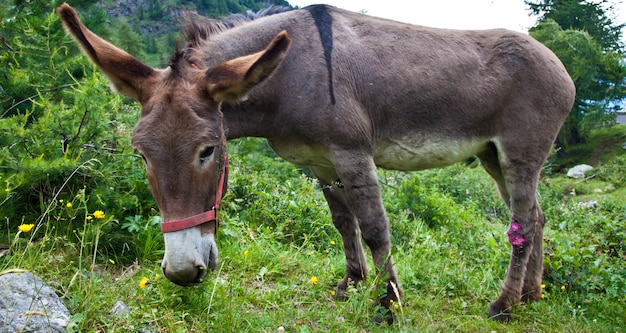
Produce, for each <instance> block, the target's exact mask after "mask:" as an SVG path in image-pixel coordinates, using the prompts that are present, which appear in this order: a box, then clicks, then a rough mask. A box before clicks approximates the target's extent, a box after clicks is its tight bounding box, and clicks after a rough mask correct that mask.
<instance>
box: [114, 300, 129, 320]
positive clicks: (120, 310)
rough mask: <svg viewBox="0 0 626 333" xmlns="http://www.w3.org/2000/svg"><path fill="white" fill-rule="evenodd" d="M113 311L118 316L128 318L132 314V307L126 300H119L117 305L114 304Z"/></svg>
mask: <svg viewBox="0 0 626 333" xmlns="http://www.w3.org/2000/svg"><path fill="white" fill-rule="evenodd" d="M111 313H112V314H113V315H114V316H115V317H117V318H122V319H128V317H129V316H130V308H129V307H128V306H127V305H126V304H124V302H122V301H117V302H115V305H113V308H112V309H111Z"/></svg>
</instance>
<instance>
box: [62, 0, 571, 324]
mask: <svg viewBox="0 0 626 333" xmlns="http://www.w3.org/2000/svg"><path fill="white" fill-rule="evenodd" d="M58 14H59V16H60V18H61V20H62V22H63V25H64V27H65V29H66V30H67V32H68V33H69V34H70V35H71V36H72V37H73V38H74V39H75V40H76V42H77V43H78V44H79V45H80V47H81V48H82V50H83V52H84V53H85V54H86V55H87V56H88V57H89V58H90V59H91V61H92V62H93V63H94V64H95V65H96V66H97V67H98V68H99V69H100V70H101V71H102V72H103V73H104V74H105V75H106V76H107V77H108V78H109V80H110V81H111V83H112V85H113V88H114V89H115V90H116V91H118V92H120V93H122V94H124V95H127V96H130V97H132V98H134V99H136V100H137V101H139V103H141V106H142V111H141V116H140V119H139V121H138V122H137V124H136V126H135V128H134V132H133V136H132V145H133V147H134V148H135V149H136V150H137V151H138V152H139V153H140V154H141V155H142V156H143V157H144V160H145V167H146V173H147V177H148V180H149V183H150V188H151V191H152V193H153V195H154V198H155V199H156V202H157V204H158V206H159V210H160V213H161V216H162V219H163V221H164V222H163V225H162V230H163V231H164V232H166V233H165V238H164V239H165V255H164V258H163V262H162V269H163V272H164V275H165V276H166V277H167V278H168V279H170V280H171V281H172V282H174V283H176V284H179V285H190V284H195V283H199V282H201V281H202V278H203V277H204V276H205V274H206V268H215V267H216V263H217V253H218V252H217V247H216V243H215V235H216V232H217V221H216V220H217V211H218V208H219V200H220V199H221V196H222V194H223V192H224V191H225V186H226V185H225V178H226V176H225V174H226V172H227V168H226V167H225V164H226V162H227V160H226V154H225V151H226V144H225V142H226V140H227V139H234V138H240V137H262V138H266V139H267V141H268V143H269V145H270V146H271V147H272V149H274V151H276V153H277V154H278V155H280V156H281V157H282V158H284V159H285V160H287V161H290V162H292V163H295V164H298V165H305V166H309V167H310V168H311V169H312V171H313V173H314V174H315V175H316V176H317V178H318V179H319V182H320V184H321V185H323V186H322V188H323V193H324V197H325V199H326V201H327V202H328V206H329V207H330V212H331V216H332V221H333V224H334V225H335V226H336V227H337V229H338V230H339V232H340V234H341V237H342V240H343V247H344V251H345V257H346V273H345V276H344V277H343V279H341V280H340V282H339V283H338V286H337V293H336V295H337V297H339V298H343V297H344V296H345V292H346V288H347V287H348V285H349V284H355V285H356V284H357V283H358V282H359V281H362V280H364V279H365V278H366V276H367V271H368V269H367V267H366V260H365V256H364V252H363V247H362V243H361V239H362V240H363V241H364V242H365V244H367V246H368V247H369V248H370V250H371V253H372V256H373V262H374V265H375V268H376V270H377V272H378V273H380V274H382V275H384V276H385V278H386V293H385V294H384V295H382V296H381V298H380V299H379V302H380V304H381V305H382V306H384V307H385V308H389V306H390V303H391V302H393V301H398V300H399V299H400V298H401V297H402V289H401V288H400V285H399V283H398V278H397V275H396V272H395V270H394V264H393V260H392V256H391V243H390V237H389V224H388V221H387V217H386V214H385V210H384V208H383V201H382V198H381V192H380V188H379V184H378V179H377V175H376V168H377V166H378V167H382V168H388V169H396V170H421V169H426V168H435V167H442V166H446V165H450V164H452V163H456V162H458V161H462V160H466V159H468V158H471V157H472V156H477V157H478V159H479V160H480V162H481V164H482V166H483V167H484V168H485V170H486V171H487V172H488V173H489V174H490V175H491V177H492V178H493V179H494V181H495V183H496V184H497V187H498V190H499V192H500V194H501V196H502V198H503V200H504V202H505V203H506V205H507V206H508V208H509V209H510V211H511V220H510V228H509V230H508V232H507V234H508V239H509V242H510V244H511V247H512V249H511V256H510V264H509V268H508V271H507V274H506V277H505V279H504V284H503V286H502V288H501V291H500V296H499V297H498V298H497V299H496V300H495V301H494V302H493V303H492V304H491V305H490V308H489V315H490V316H491V317H493V318H494V319H497V320H505V321H506V320H509V319H510V317H511V307H512V306H513V305H515V304H517V303H519V302H520V301H531V300H539V299H540V298H541V287H540V286H541V279H542V272H543V250H542V238H543V228H544V224H545V217H544V213H543V212H542V210H541V208H540V207H539V204H538V202H537V198H536V195H535V191H536V190H537V183H538V179H539V176H540V170H541V168H542V165H543V164H544V163H545V161H546V158H547V157H548V155H549V153H550V149H551V147H552V144H553V142H554V141H555V138H556V135H557V133H558V132H559V129H560V128H561V125H562V124H563V122H564V120H565V118H566V117H567V115H568V113H569V111H570V109H571V108H572V105H573V102H574V97H575V87H574V84H573V82H572V80H571V78H570V77H569V75H568V73H567V71H566V69H565V68H564V66H563V65H562V63H561V62H560V61H559V59H558V58H557V57H556V56H555V55H554V54H553V53H552V52H551V51H550V50H548V49H547V48H546V47H544V46H543V45H541V44H540V43H538V42H537V41H535V40H533V39H532V38H530V37H529V36H527V35H524V34H520V33H516V32H512V31H507V30H500V29H498V30H484V31H461V30H446V29H434V28H428V27H423V26H414V25H408V24H404V23H399V22H394V21H391V20H385V19H381V18H376V17H370V16H367V15H363V14H359V13H353V12H350V11H346V10H342V9H339V8H335V7H332V6H327V5H314V6H309V7H306V8H303V9H297V10H280V9H276V8H274V9H270V10H268V11H265V12H260V13H258V14H256V15H248V16H246V15H239V16H234V17H230V18H229V19H225V20H212V19H206V18H197V17H196V18H194V19H193V20H190V23H189V25H188V26H187V27H186V28H185V30H184V34H185V35H186V38H187V43H186V45H185V47H184V48H183V49H182V50H178V51H177V52H176V53H175V55H174V56H173V58H172V60H171V63H170V65H169V66H167V67H166V68H165V69H154V68H151V67H149V66H147V65H145V64H143V63H142V62H141V61H139V60H137V59H136V58H134V57H133V56H131V55H129V54H128V53H126V52H124V51H123V50H120V49H119V48H117V47H115V46H113V45H112V44H110V43H108V42H106V41H104V40H103V39H102V38H100V37H98V36H97V35H95V34H94V33H92V32H91V31H89V30H88V29H87V28H86V27H85V26H84V25H83V24H82V23H81V22H80V20H79V19H78V17H77V14H76V12H75V11H74V10H73V9H72V8H71V7H70V6H68V5H67V4H64V5H62V6H60V7H59V8H58ZM326 185H328V186H326Z"/></svg>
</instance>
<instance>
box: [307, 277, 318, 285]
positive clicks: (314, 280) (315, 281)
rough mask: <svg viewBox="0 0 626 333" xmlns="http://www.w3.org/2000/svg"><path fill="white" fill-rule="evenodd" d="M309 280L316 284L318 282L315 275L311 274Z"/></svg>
mask: <svg viewBox="0 0 626 333" xmlns="http://www.w3.org/2000/svg"><path fill="white" fill-rule="evenodd" d="M309 281H311V283H313V284H317V282H318V280H317V277H315V276H312V277H311V279H309Z"/></svg>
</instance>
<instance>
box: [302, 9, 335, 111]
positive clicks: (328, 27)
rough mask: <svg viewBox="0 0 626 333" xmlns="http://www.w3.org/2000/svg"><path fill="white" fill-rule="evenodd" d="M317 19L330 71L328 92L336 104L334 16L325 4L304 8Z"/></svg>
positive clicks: (327, 68)
mask: <svg viewBox="0 0 626 333" xmlns="http://www.w3.org/2000/svg"><path fill="white" fill-rule="evenodd" d="M304 9H305V10H307V11H308V12H309V13H310V14H311V16H312V17H313V19H314V20H315V26H316V27H317V31H318V32H319V34H320V40H321V41H322V47H323V48H324V59H325V60H326V70H327V71H328V93H329V94H330V102H331V103H332V104H333V105H335V90H334V88H333V65H332V63H333V62H332V53H333V17H332V16H330V13H328V7H327V6H325V5H313V6H309V7H306V8H304Z"/></svg>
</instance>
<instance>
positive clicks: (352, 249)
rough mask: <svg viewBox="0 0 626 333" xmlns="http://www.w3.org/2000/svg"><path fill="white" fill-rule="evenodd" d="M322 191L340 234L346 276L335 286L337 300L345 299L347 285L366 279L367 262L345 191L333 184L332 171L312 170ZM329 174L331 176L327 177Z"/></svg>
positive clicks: (335, 177) (333, 175) (334, 178)
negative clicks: (344, 257)
mask: <svg viewBox="0 0 626 333" xmlns="http://www.w3.org/2000/svg"><path fill="white" fill-rule="evenodd" d="M312 169H313V172H314V173H315V174H316V175H318V180H319V182H320V185H321V186H322V188H323V191H324V197H325V198H326V202H327V203H328V206H329V207H330V213H331V216H332V219H333V224H334V225H335V227H336V228H337V230H338V231H339V233H340V234H341V238H342V241H343V250H344V253H345V256H346V275H345V276H344V278H343V279H342V280H341V281H339V284H338V285H337V293H336V295H335V297H336V298H337V299H345V298H346V290H347V288H348V285H349V284H352V285H354V286H356V285H357V284H358V283H359V281H361V280H365V278H366V277H367V262H366V260H365V255H364V253H363V246H362V245H361V233H360V230H359V225H358V221H357V219H356V216H355V215H354V214H353V213H352V212H351V210H350V209H349V208H348V206H347V205H346V199H345V193H344V192H345V191H344V189H343V187H342V185H340V183H339V184H335V182H336V180H337V178H338V177H337V176H336V175H335V174H334V171H332V172H331V171H328V172H323V171H322V170H320V169H318V168H312ZM329 174H331V175H330V176H329Z"/></svg>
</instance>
